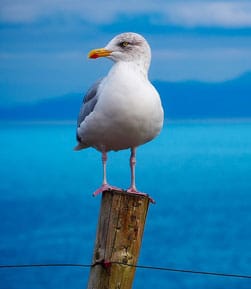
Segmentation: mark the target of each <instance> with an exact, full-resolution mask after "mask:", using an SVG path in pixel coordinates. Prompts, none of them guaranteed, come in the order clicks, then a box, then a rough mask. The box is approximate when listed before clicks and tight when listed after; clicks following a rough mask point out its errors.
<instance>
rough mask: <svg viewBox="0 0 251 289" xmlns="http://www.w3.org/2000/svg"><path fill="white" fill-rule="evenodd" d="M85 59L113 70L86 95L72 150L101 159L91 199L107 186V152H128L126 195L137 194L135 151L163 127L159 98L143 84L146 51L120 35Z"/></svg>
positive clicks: (136, 37)
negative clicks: (99, 181) (89, 150)
mask: <svg viewBox="0 0 251 289" xmlns="http://www.w3.org/2000/svg"><path fill="white" fill-rule="evenodd" d="M88 57H89V58H91V59H96V58H99V57H106V58H108V59H111V60H112V61H113V62H114V64H113V66H112V67H111V69H110V71H109V72H108V74H107V76H105V77H104V78H102V79H101V80H98V81H97V82H96V83H94V85H93V86H92V87H91V88H90V89H89V90H88V91H87V93H86V95H85V97H84V100H83V103H82V106H81V108H80V112H79V116H78V121H77V141H78V144H77V146H76V147H75V150H81V149H85V148H88V147H93V148H95V149H97V150H98V151H100V152H101V153H102V164H103V182H102V185H101V186H100V187H99V188H98V189H97V190H96V191H95V192H94V193H93V195H94V196H96V195H98V194H99V193H101V192H104V191H107V190H121V189H118V188H117V187H114V186H111V185H109V184H108V182H107V178H106V163H107V152H109V151H111V150H113V151H119V150H125V149H131V155H130V169H131V185H130V187H129V189H128V190H127V192H128V193H136V194H142V193H141V192H139V191H138V190H137V188H136V184H135V164H136V148H137V147H138V146H140V145H142V144H145V143H147V142H149V141H151V140H152V139H153V138H155V137H156V136H157V135H158V134H159V133H160V131H161V129H162V126H163V118H164V113H163V108H162V105H161V100H160V96H159V94H158V92H157V90H156V89H155V88H154V86H153V85H152V84H151V83H150V81H149V80H148V70H149V66H150V61H151V49H150V46H149V44H148V43H147V41H146V40H145V38H144V37H143V36H141V35H140V34H137V33H133V32H126V33H122V34H119V35H117V36H115V37H114V38H113V39H112V40H111V41H110V42H109V43H108V44H107V45H106V46H105V47H104V48H98V49H93V50H91V51H90V52H89V54H88Z"/></svg>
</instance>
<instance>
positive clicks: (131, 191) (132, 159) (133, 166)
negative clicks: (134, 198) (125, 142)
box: [127, 148, 137, 193]
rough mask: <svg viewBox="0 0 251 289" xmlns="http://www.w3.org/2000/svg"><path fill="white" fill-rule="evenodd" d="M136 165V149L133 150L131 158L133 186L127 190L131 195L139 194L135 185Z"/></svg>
mask: <svg viewBox="0 0 251 289" xmlns="http://www.w3.org/2000/svg"><path fill="white" fill-rule="evenodd" d="M135 165H136V148H131V157H130V168H131V186H130V188H129V189H128V190H127V191H128V192H129V193H137V189H136V185H135Z"/></svg>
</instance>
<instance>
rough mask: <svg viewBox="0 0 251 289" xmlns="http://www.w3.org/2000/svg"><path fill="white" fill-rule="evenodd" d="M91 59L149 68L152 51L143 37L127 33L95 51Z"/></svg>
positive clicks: (90, 55)
mask: <svg viewBox="0 0 251 289" xmlns="http://www.w3.org/2000/svg"><path fill="white" fill-rule="evenodd" d="M88 57H89V58H94V59H95V58H98V57H107V58H109V59H111V60H113V61H115V62H119V61H124V62H130V61H132V62H134V63H143V64H144V66H147V68H148V67H149V64H150V60H151V49H150V46H149V45H148V43H147V41H146V40H145V38H144V37H143V36H141V35H140V34H137V33H133V32H126V33H122V34H119V35H117V36H115V37H114V38H113V39H112V40H111V41H110V42H109V43H108V44H107V45H106V46H105V47H104V48H98V49H93V50H91V51H90V52H89V54H88Z"/></svg>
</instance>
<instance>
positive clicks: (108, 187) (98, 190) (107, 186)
mask: <svg viewBox="0 0 251 289" xmlns="http://www.w3.org/2000/svg"><path fill="white" fill-rule="evenodd" d="M112 190H115V191H122V190H121V189H120V188H117V187H114V186H110V185H108V184H103V185H102V186H101V187H99V188H98V189H97V190H96V191H95V192H94V193H93V194H92V195H93V197H96V196H97V195H99V194H101V193H103V192H104V191H112Z"/></svg>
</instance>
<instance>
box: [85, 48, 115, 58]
mask: <svg viewBox="0 0 251 289" xmlns="http://www.w3.org/2000/svg"><path fill="white" fill-rule="evenodd" d="M111 53H112V51H111V50H107V49H105V48H98V49H93V50H91V51H90V52H89V53H88V57H89V58H98V57H106V56H109V55H111Z"/></svg>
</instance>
